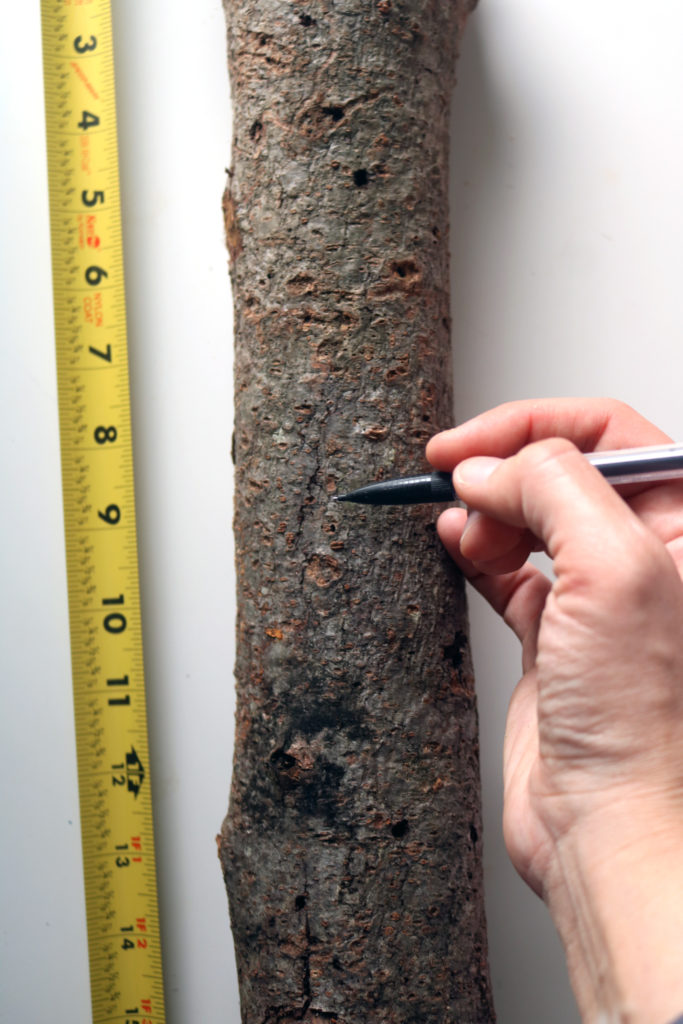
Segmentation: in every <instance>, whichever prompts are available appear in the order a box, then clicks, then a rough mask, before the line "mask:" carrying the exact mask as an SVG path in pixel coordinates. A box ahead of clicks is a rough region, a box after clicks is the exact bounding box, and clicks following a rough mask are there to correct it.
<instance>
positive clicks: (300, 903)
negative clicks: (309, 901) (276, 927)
mask: <svg viewBox="0 0 683 1024" xmlns="http://www.w3.org/2000/svg"><path fill="white" fill-rule="evenodd" d="M294 906H295V907H296V909H297V910H303V909H304V907H305V906H306V897H305V896H304V895H301V896H297V898H296V899H295V900H294Z"/></svg>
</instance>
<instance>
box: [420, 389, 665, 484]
mask: <svg viewBox="0 0 683 1024" xmlns="http://www.w3.org/2000/svg"><path fill="white" fill-rule="evenodd" d="M546 437H566V438H568V439H569V440H570V441H572V442H573V443H574V444H575V445H576V447H577V448H579V449H580V451H594V450H596V449H609V448H626V447H634V446H636V445H647V444H663V443H666V442H668V441H670V440H671V439H670V438H669V437H668V436H667V435H666V434H664V433H663V432H662V431H661V430H659V429H658V427H655V426H654V425H653V424H652V423H650V422H649V421H648V420H646V419H645V418H644V417H643V416H640V415H639V413H637V412H635V410H634V409H631V408H630V406H628V405H625V404H624V403H623V402H617V401H614V400H613V399H606V398H580V399H579V398H550V399H544V400H542V401H535V400H531V401H522V402H508V403H506V404H505V405H499V406H498V407H497V408H495V409H491V410H490V411H489V412H485V413H482V414H481V415H480V416H475V417H474V419H471V420H468V421H467V422H466V423H463V424H462V425H461V426H459V427H456V428H455V429H453V430H445V431H444V432H443V433H441V434H437V435H436V436H435V437H433V438H432V439H431V441H430V442H429V444H428V445H427V458H428V460H429V462H430V463H431V464H432V465H433V466H434V468H435V469H440V470H446V471H447V470H450V469H453V467H454V466H455V465H457V463H458V462H460V461H461V460H462V459H467V458H470V457H471V456H473V455H492V456H496V457H498V458H507V457H508V456H509V455H513V454H514V453H515V452H516V451H518V450H519V449H520V448H523V447H524V446H525V445H527V444H530V443H531V442H533V441H539V440H542V439H543V438H546Z"/></svg>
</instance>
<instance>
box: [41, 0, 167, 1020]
mask: <svg viewBox="0 0 683 1024" xmlns="http://www.w3.org/2000/svg"><path fill="white" fill-rule="evenodd" d="M41 14H42V33H43V67H44V75H45V107H46V126H47V151H48V183H49V193H50V227H51V238H52V276H53V293H54V309H55V336H56V346H57V386H58V395H59V419H60V447H61V456H62V484H63V493H64V524H65V535H66V561H67V581H68V591H69V619H70V633H71V661H72V674H73V693H74V710H75V720H76V754H77V761H78V784H79V798H80V810H81V834H82V846H83V865H84V881H85V902H86V915H87V926H88V951H89V960H90V988H91V996H92V1009H93V1022H94V1024H105V1022H113V1021H117V1022H119V1021H120V1022H122V1024H163V1022H164V1021H165V1011H164V994H163V981H162V970H161V944H160V938H159V915H158V910H157V890H156V865H155V857H154V834H153V828H152V801H151V793H150V783H149V750H148V742H147V716H146V706H145V683H144V674H143V657H142V632H141V623H140V599H139V587H138V559H137V542H136V528H135V492H134V485H133V456H132V441H131V427H130V400H129V389H128V353H127V337H126V310H125V292H124V280H123V251H122V243H121V216H120V201H119V171H118V147H117V125H116V101H115V94H114V55H113V45H112V31H111V11H110V3H109V0H42V3H41Z"/></svg>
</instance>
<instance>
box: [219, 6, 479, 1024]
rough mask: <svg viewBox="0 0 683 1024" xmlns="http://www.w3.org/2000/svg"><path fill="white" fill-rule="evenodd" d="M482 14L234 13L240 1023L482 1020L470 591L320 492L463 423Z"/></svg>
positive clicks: (370, 512)
mask: <svg viewBox="0 0 683 1024" xmlns="http://www.w3.org/2000/svg"><path fill="white" fill-rule="evenodd" d="M472 6H473V4H472V0H377V2H374V0H372V2H371V0H290V2H288V3H283V2H282V0H226V13H227V22H228V51H229V67H230V75H231V82H232V89H233V102H234V110H235V120H234V125H235V130H234V142H233V161H234V165H233V170H232V171H231V174H230V181H229V186H228V189H227V190H226V194H225V197H224V209H225V225H226V234H227V242H228V248H229V251H230V257H231V275H232V281H233V289H234V301H235V345H236V355H235V359H236V370H235V373H236V388H235V391H236V412H235V416H236V422H235V436H234V460H235V466H236V494H237V498H236V511H235V533H236V560H237V579H238V583H237V586H238V640H237V643H238V648H237V664H236V676H237V687H238V705H237V723H236V742H235V759H234V774H233V782H232V793H231V801H230V810H229V813H228V816H227V818H226V820H225V823H224V825H223V829H222V832H221V835H220V837H219V852H220V857H221V861H222V867H223V872H224V876H225V882H226V886H227V889H228V895H229V902H230V912H231V918H232V928H233V933H234V938H235V945H236V952H237V962H238V974H239V983H240V995H241V1005H242V1020H243V1021H244V1022H246V1024H287V1022H293V1021H304V1022H306V1024H318V1022H321V1021H328V1022H329V1021H333V1022H334V1021H336V1022H337V1024H370V1022H373V1024H374V1022H377V1024H380V1022H382V1024H383V1022H391V1024H411V1022H415V1024H418V1022H419V1024H432V1022H433V1024H436V1022H439V1024H442V1022H453V1024H455V1022H457V1024H467V1022H471V1024H483V1022H487V1021H491V1020H493V1011H492V1006H491V993H490V984H489V979H488V967H487V960H486V938H485V921H484V909H483V895H482V873H481V820H480V807H479V764H478V744H477V718H476V706H475V696H474V688H473V678H472V671H471V663H470V655H469V647H468V640H467V625H466V608H465V599H464V591H463V585H462V582H461V580H460V579H459V578H458V577H457V576H456V574H455V572H454V570H453V569H452V568H451V566H450V565H449V563H448V559H447V558H446V556H445V555H444V554H443V552H442V551H441V550H440V548H439V544H438V541H437V538H436V534H435V527H434V520H435V510H434V508H433V507H413V508H393V509H386V508H384V509H367V508H360V509H359V507H358V506H355V507H354V506H348V505H346V506H344V505H341V504H335V503H334V502H331V501H330V498H331V496H332V495H333V494H335V492H337V491H338V490H339V491H340V492H341V491H343V490H348V489H350V488H351V487H354V486H358V485H361V484H364V483H367V482H368V481H371V480H373V479H380V478H382V477H383V476H397V475H401V474H410V473H412V472H415V471H420V470H422V469H423V468H424V465H425V464H424V443H425V441H426V440H427V438H428V437H429V436H430V435H431V434H432V433H434V432H435V431H436V430H437V429H440V428H442V427H446V426H449V425H451V423H452V409H451V386H450V378H451V367H450V327H449V277H448V249H447V245H448V212H447V211H448V202H447V179H448V175H447V154H448V122H449V104H450V94H451V90H452V87H453V84H454V65H455V57H456V49H457V42H458V38H459V35H460V32H461V31H462V28H463V26H464V22H465V18H466V15H467V13H468V11H469V9H470V8H471V7H472Z"/></svg>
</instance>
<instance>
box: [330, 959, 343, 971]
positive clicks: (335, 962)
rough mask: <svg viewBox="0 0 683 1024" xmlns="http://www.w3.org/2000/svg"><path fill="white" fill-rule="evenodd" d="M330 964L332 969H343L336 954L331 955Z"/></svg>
mask: <svg viewBox="0 0 683 1024" xmlns="http://www.w3.org/2000/svg"><path fill="white" fill-rule="evenodd" d="M332 966H333V967H334V969H335V970H336V971H343V969H344V968H343V967H342V965H341V960H340V959H339V957H338V956H333V957H332Z"/></svg>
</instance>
